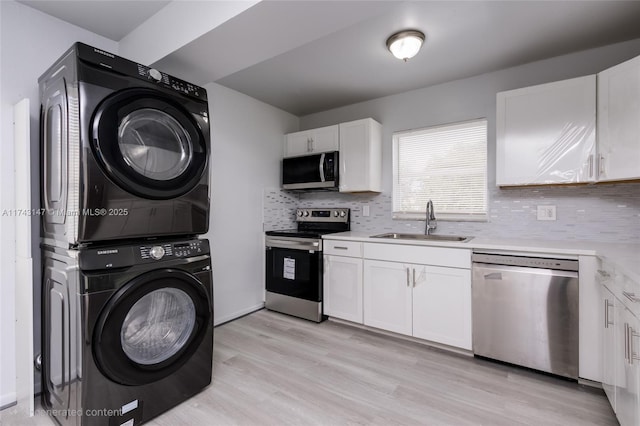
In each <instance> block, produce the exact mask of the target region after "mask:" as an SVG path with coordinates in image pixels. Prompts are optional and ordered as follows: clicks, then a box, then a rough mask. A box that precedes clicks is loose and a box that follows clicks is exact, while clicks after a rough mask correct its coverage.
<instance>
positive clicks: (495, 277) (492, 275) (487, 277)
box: [484, 272, 502, 280]
mask: <svg viewBox="0 0 640 426" xmlns="http://www.w3.org/2000/svg"><path fill="white" fill-rule="evenodd" d="M484 279H485V280H501V279H502V272H492V273H490V274H487V275H485V276H484Z"/></svg>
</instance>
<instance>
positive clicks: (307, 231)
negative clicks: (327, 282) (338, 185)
mask: <svg viewBox="0 0 640 426" xmlns="http://www.w3.org/2000/svg"><path fill="white" fill-rule="evenodd" d="M296 222H297V224H298V227H297V229H287V230H282V231H267V232H266V238H265V242H266V290H267V292H266V298H265V307H266V308H267V309H270V310H272V311H277V312H282V313H284V314H289V315H293V316H297V317H300V318H305V319H308V320H311V321H316V322H320V321H322V320H323V319H324V317H323V311H322V280H323V263H322V262H323V261H322V235H324V234H329V233H334V232H343V231H348V230H349V229H350V226H351V225H350V224H351V218H350V210H349V209H298V210H297V212H296Z"/></svg>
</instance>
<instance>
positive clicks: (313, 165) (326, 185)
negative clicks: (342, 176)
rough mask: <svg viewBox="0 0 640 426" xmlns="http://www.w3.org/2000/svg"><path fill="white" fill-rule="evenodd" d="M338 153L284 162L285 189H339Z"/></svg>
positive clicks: (283, 177) (304, 156) (303, 157)
mask: <svg viewBox="0 0 640 426" xmlns="http://www.w3.org/2000/svg"><path fill="white" fill-rule="evenodd" d="M338 170H339V162H338V151H333V152H323V153H322V154H312V155H303V156H301V157H292V158H285V159H284V160H282V188H283V189H323V190H337V189H338Z"/></svg>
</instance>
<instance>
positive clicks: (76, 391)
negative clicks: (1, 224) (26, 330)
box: [42, 239, 213, 426]
mask: <svg viewBox="0 0 640 426" xmlns="http://www.w3.org/2000/svg"><path fill="white" fill-rule="evenodd" d="M42 259H43V287H42V292H43V293H42V300H43V317H42V330H43V336H42V347H43V356H42V389H43V391H42V404H43V406H44V408H45V409H46V410H47V411H48V412H49V414H50V415H51V416H52V417H53V418H54V419H55V420H56V421H57V422H58V423H59V424H61V425H65V426H71V425H104V426H108V425H125V424H126V425H134V424H136V425H137V424H139V423H142V422H145V421H147V420H149V419H151V418H153V417H156V416H158V415H159V414H161V413H163V412H165V411H167V410H169V409H170V408H172V407H174V406H176V405H178V404H180V403H182V402H183V401H185V400H187V399H188V398H190V397H191V396H193V395H195V394H197V393H198V392H200V391H201V390H203V389H204V388H205V387H207V386H208V385H209V383H211V374H212V357H213V291H212V280H211V258H210V255H209V242H208V241H207V240H200V239H183V240H173V241H167V240H155V241H153V242H150V241H147V242H139V243H137V244H134V243H130V244H126V245H110V246H91V247H81V248H80V249H78V250H67V249H63V248H60V247H51V246H43V251H42Z"/></svg>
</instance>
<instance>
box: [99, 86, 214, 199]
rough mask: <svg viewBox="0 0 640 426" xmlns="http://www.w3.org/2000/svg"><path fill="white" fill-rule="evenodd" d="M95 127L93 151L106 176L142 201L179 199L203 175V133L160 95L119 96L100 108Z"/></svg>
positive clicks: (128, 93) (148, 92)
mask: <svg viewBox="0 0 640 426" xmlns="http://www.w3.org/2000/svg"><path fill="white" fill-rule="evenodd" d="M91 129H92V130H91V131H92V133H93V134H92V146H93V152H94V154H95V156H96V158H97V160H98V162H99V163H100V164H101V165H102V167H103V169H104V170H105V172H106V173H107V174H108V175H109V177H110V178H111V179H113V180H114V181H115V182H116V183H117V184H118V185H119V186H120V187H121V188H123V189H124V190H125V191H127V192H130V193H133V194H135V195H138V196H140V197H144V198H152V199H169V198H175V197H178V196H180V195H182V194H185V193H187V192H189V191H190V190H191V189H193V188H194V187H195V186H196V185H197V184H198V182H199V181H200V178H201V176H202V174H203V173H204V171H205V166H206V162H207V143H206V140H207V139H206V137H205V135H204V134H203V130H202V129H201V128H200V126H198V123H197V122H196V121H195V120H194V119H193V117H192V116H191V114H190V113H189V112H188V111H187V110H186V109H185V108H184V107H183V106H182V105H180V104H179V103H178V102H176V100H175V99H173V98H171V97H169V96H167V95H165V94H164V93H162V92H158V91H155V90H151V89H139V88H138V89H127V90H123V91H120V92H117V93H116V94H114V95H112V96H111V97H109V98H107V99H106V100H105V101H104V102H102V103H101V104H100V105H99V107H98V108H97V110H96V113H95V115H94V117H93V121H92V126H91Z"/></svg>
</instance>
